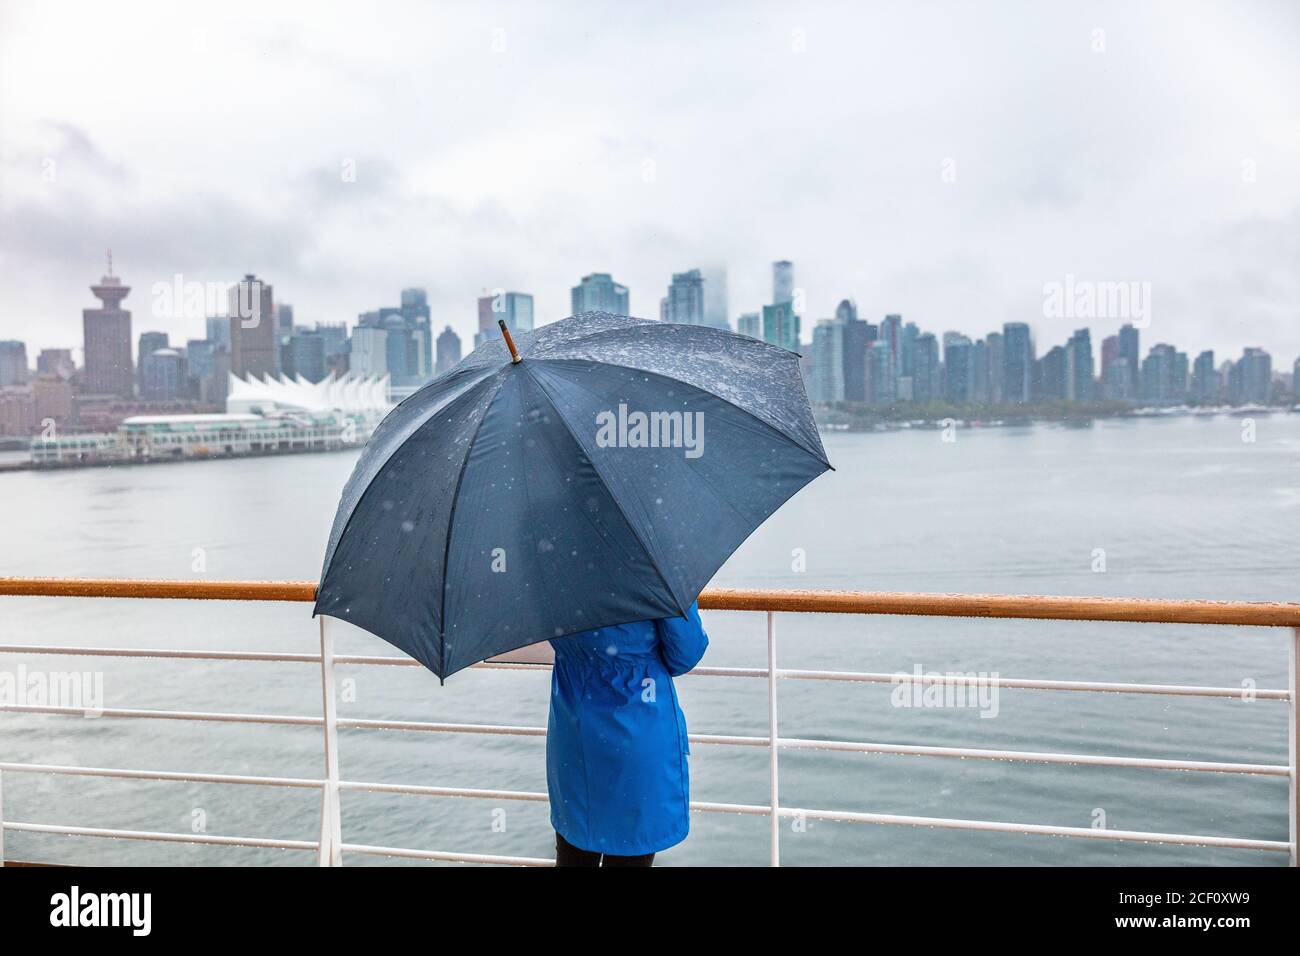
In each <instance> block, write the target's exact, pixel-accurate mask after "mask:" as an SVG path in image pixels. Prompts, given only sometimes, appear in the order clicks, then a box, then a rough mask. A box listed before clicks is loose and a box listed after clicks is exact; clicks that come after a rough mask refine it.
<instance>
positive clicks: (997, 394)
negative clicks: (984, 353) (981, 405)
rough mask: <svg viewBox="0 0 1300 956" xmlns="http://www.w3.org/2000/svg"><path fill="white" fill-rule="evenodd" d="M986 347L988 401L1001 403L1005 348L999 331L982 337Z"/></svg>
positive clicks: (1003, 384)
mask: <svg viewBox="0 0 1300 956" xmlns="http://www.w3.org/2000/svg"><path fill="white" fill-rule="evenodd" d="M984 342H985V345H986V347H987V349H988V366H989V401H990V402H992V403H993V404H994V405H1000V404H1002V401H1003V397H1002V390H1003V389H1004V388H1005V387H1006V381H1005V379H1004V377H1003V373H1002V368H1003V361H1004V360H1003V356H1004V354H1005V349H1004V348H1003V344H1002V333H1001V332H990V333H989V334H988V335H987V336H985V339H984Z"/></svg>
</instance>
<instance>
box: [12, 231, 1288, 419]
mask: <svg viewBox="0 0 1300 956" xmlns="http://www.w3.org/2000/svg"><path fill="white" fill-rule="evenodd" d="M107 259H108V264H107V272H106V273H105V275H104V276H103V277H102V278H101V279H100V280H99V281H98V282H95V283H91V292H92V294H93V295H94V296H95V297H97V298H99V299H100V303H99V305H98V306H97V307H94V308H89V307H87V308H83V310H82V312H83V323H82V329H81V332H82V335H81V342H82V345H81V346H78V345H75V344H73V345H69V344H68V343H67V342H61V343H57V344H54V345H39V344H34V343H31V342H28V341H27V340H23V339H7V338H5V337H4V336H3V334H2V333H0V341H6V342H16V343H21V344H22V345H23V346H24V347H25V350H26V353H27V361H28V367H29V369H30V368H31V367H32V365H33V363H35V362H36V360H37V358H38V357H39V356H41V355H43V354H46V353H49V354H51V355H53V354H55V353H62V352H70V353H71V354H72V356H73V357H74V359H75V356H77V355H78V353H80V355H81V360H82V361H81V363H79V365H80V367H82V368H84V365H85V349H84V345H85V343H86V342H87V341H88V340H89V339H90V334H89V333H90V332H91V330H92V326H91V325H90V324H89V323H90V317H91V316H95V317H98V316H100V315H105V316H111V317H114V318H116V317H117V316H119V315H120V314H122V313H121V310H120V309H119V310H117V311H114V309H113V308H105V306H106V305H107V306H118V305H120V304H121V303H122V302H123V300H124V299H126V298H127V297H128V296H129V294H130V293H131V292H132V288H131V286H130V285H128V284H125V283H123V282H122V281H121V276H120V275H118V274H117V273H116V272H115V271H114V265H113V252H112V250H111V249H110V250H108V252H107ZM769 268H770V270H771V271H770V273H769V274H770V276H771V280H770V281H771V286H770V292H769V295H770V298H771V300H772V301H770V302H762V303H759V304H757V306H756V308H757V310H758V311H757V312H753V311H746V307H745V306H742V307H740V308H738V309H735V310H732V311H733V312H734V318H733V317H732V314H729V313H728V312H727V311H726V302H727V296H726V294H725V293H724V294H723V295H722V296H721V301H722V302H723V309H724V311H723V312H722V313H721V314H722V317H723V322H722V323H719V324H720V325H725V327H727V328H729V329H731V330H732V331H736V332H740V333H741V334H749V335H752V336H753V337H755V338H763V339H765V340H768V341H771V342H773V343H774V344H781V345H782V346H783V347H788V348H792V349H793V350H795V351H800V352H802V353H803V354H805V355H809V354H810V353H811V350H812V347H813V345H814V343H815V341H816V338H815V334H814V333H815V328H816V326H818V325H820V324H824V323H826V322H828V321H832V320H834V321H842V320H843V319H844V318H845V317H846V311H845V310H849V313H848V314H850V315H851V317H852V318H853V319H854V320H860V321H862V322H864V323H868V324H871V325H873V326H875V327H878V328H879V329H880V330H881V334H882V335H886V334H887V335H889V336H891V337H892V338H891V349H892V351H893V352H894V353H895V354H897V353H898V351H899V346H898V343H897V341H896V339H897V336H898V334H899V329H901V328H902V326H903V323H904V316H903V315H902V314H901V313H899V312H896V311H889V312H883V313H873V312H871V311H869V310H866V309H862V308H860V307H859V305H858V303H857V301H856V299H855V298H854V297H853V296H848V297H846V298H843V299H841V300H840V301H839V303H838V305H836V306H835V308H834V309H833V310H832V314H831V315H830V316H826V317H814V316H810V315H808V314H807V313H806V312H800V311H798V305H799V300H800V298H803V297H806V290H805V289H803V287H802V286H800V285H799V284H798V283H797V279H796V271H795V269H796V264H795V263H793V262H792V261H790V260H784V259H783V260H777V261H774V262H772V263H770V266H769ZM700 273H701V270H700V269H699V268H693V269H689V270H686V271H682V272H674V273H673V274H672V275H671V277H670V281H669V282H668V284H667V285H666V286H665V290H666V296H661V298H660V306H659V309H658V310H657V311H658V314H657V315H652V316H639V317H640V318H648V319H655V318H659V319H661V320H662V319H664V318H665V315H666V313H665V308H666V307H667V304H668V301H669V299H668V297H670V296H673V295H675V294H677V293H676V291H675V290H678V289H679V288H680V287H681V284H682V282H683V281H684V280H686V281H689V282H690V283H691V285H692V288H693V289H694V292H693V295H694V296H695V297H696V298H698V300H699V301H698V303H696V305H695V307H694V312H693V314H681V315H677V316H672V317H669V319H668V320H669V321H684V322H688V323H694V324H711V320H712V318H713V317H711V316H708V315H706V314H705V311H704V308H705V307H704V299H705V296H706V295H707V293H705V292H704V291H703V290H704V289H707V288H708V283H709V281H710V278H709V277H708V276H701V275H700ZM721 275H722V277H723V280H724V281H725V277H726V275H727V272H726V269H725V267H723V268H722V269H721ZM160 285H163V286H167V288H166V290H165V291H166V292H167V297H168V301H175V300H174V298H173V297H172V291H173V290H172V288H171V285H170V283H160ZM218 285H220V283H218ZM593 288H594V289H597V290H598V291H597V292H596V293H595V294H594V297H593V293H592V292H591V289H593ZM219 293H220V294H219V296H218V300H219V302H220V311H219V312H218V313H217V314H215V315H206V316H203V317H202V318H195V317H193V316H189V317H185V318H183V319H180V320H179V322H180V323H184V324H185V327H186V328H187V329H189V330H190V331H192V332H193V334H188V333H187V332H180V333H177V332H176V331H175V330H174V329H173V328H171V327H172V326H175V325H176V324H178V322H177V320H175V319H173V321H170V322H169V321H167V320H165V319H161V318H159V317H158V316H155V315H152V314H150V313H144V314H142V313H141V312H139V311H135V310H133V309H131V308H127V309H126V310H125V312H126V313H127V314H128V315H130V320H129V322H128V327H129V331H128V332H126V333H123V334H126V335H128V336H129V337H130V338H131V340H132V342H133V343H139V347H138V348H132V350H131V355H132V361H133V364H134V365H135V369H134V374H135V376H136V377H137V379H138V377H139V375H140V365H141V363H142V362H143V359H144V357H145V355H146V352H145V350H144V343H145V342H146V341H147V340H149V337H150V336H160V337H161V340H160V342H159V343H158V344H160V345H162V346H163V347H180V345H181V343H182V342H186V341H190V342H201V341H205V342H210V343H211V344H212V345H213V346H220V345H225V346H226V347H227V349H228V351H229V352H230V353H231V356H232V367H231V371H233V372H235V373H236V374H240V373H242V372H243V371H254V372H255V373H264V372H267V371H273V370H274V369H275V368H276V367H277V366H280V367H282V366H281V365H280V363H281V361H282V360H281V358H280V355H279V354H276V355H274V357H262V356H261V353H263V352H267V353H270V352H275V351H277V350H278V349H279V347H280V346H279V345H273V343H274V342H275V341H276V340H275V337H276V336H281V337H284V338H285V339H287V337H289V336H290V335H291V334H295V333H296V334H304V333H305V334H308V335H316V334H328V333H330V332H337V333H339V334H341V335H342V337H343V339H344V340H345V341H350V340H352V339H353V338H354V336H355V333H356V332H357V330H358V329H363V328H364V329H374V330H376V331H375V333H374V334H376V335H379V336H382V337H384V338H392V336H393V335H394V334H395V333H394V332H393V331H391V327H392V326H393V325H394V323H395V322H396V323H397V324H398V325H401V326H402V333H401V334H402V335H404V336H405V337H406V339H404V340H403V341H405V342H406V344H404V345H401V344H399V345H398V347H397V348H396V349H394V347H393V345H394V343H392V342H390V343H388V344H387V345H386V344H385V343H384V340H383V338H380V339H379V340H377V341H378V346H377V347H378V348H379V349H381V350H384V351H385V352H386V353H387V357H386V359H385V360H384V361H381V362H380V363H379V364H378V366H377V367H375V368H369V367H363V368H362V369H361V371H362V373H363V374H383V373H385V372H388V371H392V372H394V373H395V375H394V378H395V382H394V383H395V384H397V385H402V386H406V385H415V384H420V383H422V382H424V381H428V380H429V378H430V377H432V375H433V374H435V369H434V365H435V362H434V351H435V350H434V340H435V338H436V337H437V336H438V335H440V334H445V333H446V331H450V332H452V333H453V334H454V335H455V336H456V338H457V339H459V340H460V342H461V343H462V354H467V353H468V352H470V351H472V350H473V349H474V348H476V347H477V346H478V345H480V344H482V342H483V341H484V330H487V331H489V332H494V331H495V328H496V326H495V318H496V317H497V315H498V313H499V314H500V315H501V316H504V317H505V318H506V320H507V323H508V324H509V326H510V327H511V329H512V330H515V331H527V330H530V329H532V328H534V327H535V326H541V325H545V324H548V323H549V322H550V321H557V320H558V319H559V318H563V317H564V316H557V317H555V318H554V319H545V320H541V321H538V320H537V318H536V313H535V307H534V296H533V295H532V294H531V293H525V292H517V291H509V292H508V291H506V290H503V289H497V290H494V291H493V293H492V294H487V295H479V296H477V297H475V299H474V305H473V307H472V308H471V310H470V311H472V312H473V314H474V315H475V320H474V322H475V324H474V326H472V329H473V331H472V332H471V334H469V335H463V334H462V333H461V332H460V331H459V330H458V329H457V324H458V323H456V322H454V321H453V320H452V318H451V317H448V316H435V315H431V312H430V307H429V305H428V298H427V293H426V290H425V289H423V288H421V287H418V286H404V287H403V288H402V289H401V296H400V298H401V303H402V304H401V305H400V306H397V307H381V308H378V309H371V310H365V309H361V310H358V311H355V312H353V313H351V318H350V319H344V320H342V321H340V322H337V323H336V322H325V321H320V320H317V321H315V322H310V321H309V322H303V323H297V322H296V321H295V316H296V313H295V311H294V306H293V304H292V303H290V302H286V301H282V299H281V297H279V296H276V295H275V293H274V283H273V282H272V281H267V282H263V280H261V279H259V278H258V276H257V275H256V274H255V273H252V272H248V273H244V275H243V277H242V278H241V279H239V280H236V281H232V282H230V283H228V284H226V285H224V286H223V287H222V288H221V289H220V290H219ZM290 295H293V293H292V292H291V293H290ZM584 297H585V298H584ZM295 298H296V296H295ZM629 298H630V289H629V288H628V287H627V286H624V285H622V284H620V283H617V282H616V281H614V280H613V279H612V278H611V276H610V274H609V273H601V272H596V273H589V274H587V275H585V276H582V278H581V279H580V280H579V281H578V282H577V283H576V284H575V285H574V286H573V287H572V288H571V289H570V299H571V301H570V305H571V307H573V306H574V305H575V304H576V305H577V306H579V307H580V308H579V311H592V310H595V311H608V310H612V309H614V307H615V306H616V305H621V304H623V303H625V302H626V301H628V299H629ZM246 300H247V301H248V302H253V301H254V300H255V305H256V309H258V310H269V312H270V314H272V315H273V316H274V321H273V322H272V323H268V324H266V325H260V326H259V327H255V333H256V334H258V335H259V337H260V339H264V340H265V341H260V340H259V342H258V354H259V358H258V360H257V362H256V365H255V367H252V368H250V369H244V368H243V367H242V366H241V365H240V360H239V359H238V358H237V357H236V356H238V355H239V354H240V352H241V349H240V348H239V346H238V342H237V340H238V339H239V338H240V337H241V332H242V331H243V330H242V329H241V325H242V324H243V323H240V322H239V321H237V319H236V318H235V316H236V315H238V314H239V313H240V312H241V310H242V311H245V312H246V311H247V310H248V305H247V304H245V301H246ZM781 307H786V308H784V309H783V308H781ZM568 314H571V313H565V315H568ZM873 316H874V317H876V318H877V321H876V322H874V323H873V322H872V321H871V320H872V318H873ZM137 317H139V318H138V321H137ZM791 319H792V320H793V326H791V325H790V320H791ZM399 320H400V321H399ZM906 321H907V324H908V325H909V326H916V327H918V328H922V327H921V326H920V323H918V322H916V321H915V320H914V319H912V318H911V317H910V316H909V317H907V319H906ZM1077 321H1078V320H1076V319H1075V318H1069V319H1052V318H1044V319H1042V320H1041V323H1040V322H1034V321H1026V320H1022V319H1017V318H1009V319H1006V320H1004V321H1003V322H1002V323H1000V324H999V325H997V326H995V327H994V328H993V331H994V332H996V331H997V329H998V328H1000V327H1002V326H1006V325H1008V324H1010V325H1024V326H1026V327H1028V329H1029V331H1030V335H1031V338H1032V341H1033V343H1034V345H1035V346H1036V347H1040V348H1042V349H1043V354H1039V355H1037V356H1036V358H1039V359H1041V358H1043V357H1045V354H1046V351H1047V350H1050V349H1052V348H1053V347H1054V346H1053V345H1052V344H1049V342H1048V341H1047V339H1046V337H1043V338H1041V339H1040V333H1041V331H1042V330H1043V329H1045V328H1049V329H1050V328H1055V327H1056V326H1060V327H1061V334H1062V335H1065V334H1066V333H1065V328H1066V327H1067V326H1069V327H1071V328H1070V330H1069V331H1070V336H1073V335H1075V334H1076V333H1077V332H1079V331H1080V330H1082V331H1083V332H1085V333H1091V332H1096V333H1097V334H1096V337H1095V338H1090V337H1089V336H1088V335H1085V336H1084V342H1085V343H1086V344H1087V353H1088V355H1089V357H1090V361H1091V363H1092V367H1093V368H1095V369H1096V370H1099V371H1098V375H1100V370H1103V369H1104V368H1105V367H1106V365H1107V364H1108V362H1107V356H1106V353H1105V347H1106V343H1107V342H1108V341H1109V340H1110V339H1119V338H1120V337H1121V336H1122V335H1123V333H1124V331H1125V330H1128V331H1129V332H1135V331H1140V332H1142V333H1143V334H1144V337H1146V336H1150V334H1151V333H1150V326H1149V325H1148V324H1146V323H1143V322H1141V321H1139V322H1138V323H1136V325H1135V323H1134V321H1133V320H1132V319H1130V318H1126V317H1122V316H1121V317H1119V318H1115V319H1103V320H1101V321H1102V322H1103V323H1104V324H1099V323H1098V321H1097V320H1091V321H1090V322H1089V323H1088V324H1086V325H1084V326H1082V327H1081V328H1080V327H1078V326H1077ZM384 326H388V327H390V330H388V331H385V329H384V328H383V327H384ZM408 326H409V330H408V328H407V327H408ZM924 330H925V331H928V332H930V333H931V334H940V335H942V336H943V339H944V343H945V345H946V341H947V339H948V338H949V337H950V336H954V335H956V336H963V335H964V333H961V332H958V331H957V330H956V329H953V328H951V327H949V326H948V325H946V324H944V323H940V325H938V326H934V327H924ZM985 331H987V330H985ZM1108 333H1109V334H1108ZM245 334H248V333H245ZM983 334H984V333H982V332H977V333H976V334H975V336H971V338H972V340H974V339H980V341H982V338H981V336H982V335H983ZM412 335H415V336H416V339H415V341H407V340H408V339H410V337H411V336H412ZM169 338H170V339H171V341H170V342H169V341H168V339H169ZM1298 338H1300V337H1298ZM1147 341H1150V339H1149V338H1148V339H1147ZM1157 342H1166V343H1168V344H1170V345H1173V346H1175V347H1176V348H1177V347H1180V346H1183V347H1184V348H1185V351H1186V353H1187V354H1188V355H1192V356H1196V355H1199V354H1202V353H1204V352H1207V351H1208V352H1213V353H1215V354H1220V355H1221V356H1223V357H1226V356H1228V355H1230V354H1232V353H1234V352H1236V351H1239V350H1245V349H1251V348H1254V349H1261V348H1262V350H1263V351H1265V352H1268V353H1269V354H1270V355H1272V356H1274V358H1275V361H1276V364H1275V366H1274V369H1275V371H1277V372H1279V373H1280V372H1282V371H1283V370H1284V368H1285V367H1290V365H1291V364H1292V363H1291V361H1290V360H1292V359H1294V361H1295V362H1300V341H1297V342H1295V343H1294V344H1293V346H1292V350H1291V351H1290V352H1288V351H1285V350H1283V351H1282V352H1281V353H1280V354H1279V353H1278V352H1275V351H1273V350H1270V349H1268V348H1266V347H1263V346H1260V345H1259V344H1258V343H1251V342H1237V343H1230V344H1229V346H1228V347H1227V348H1225V349H1216V348H1213V347H1209V346H1205V347H1202V346H1201V345H1200V344H1197V345H1190V346H1184V343H1181V342H1178V341H1177V340H1175V341H1172V342H1171V341H1169V339H1167V338H1166V339H1157ZM232 343H235V344H233V345H232ZM296 344H297V343H294V345H295V346H296ZM1062 344H1063V345H1065V346H1069V345H1070V344H1071V341H1070V338H1069V336H1067V338H1066V340H1065V341H1064V342H1063V343H1062ZM1153 344H1155V343H1153ZM284 345H285V346H286V347H288V346H289V343H288V342H287V341H285V342H284ZM372 347H375V346H373V345H366V346H365V347H364V349H363V351H368V350H369V349H370V348H372ZM149 351H152V349H150V350H149ZM335 351H337V350H335ZM331 354H334V353H333V352H331V350H330V348H329V346H327V345H323V346H322V348H321V350H320V355H321V365H322V369H323V370H324V369H327V368H328V363H327V362H325V361H324V359H327V358H328V357H329V356H330V355H331ZM406 354H409V356H410V358H409V363H410V364H409V367H408V365H407V362H408V359H407V358H406V357H405V355H406ZM1124 354H1125V357H1127V358H1128V359H1129V361H1130V365H1131V366H1133V365H1137V363H1140V361H1141V360H1142V357H1143V356H1141V355H1137V354H1132V355H1130V354H1129V351H1128V348H1127V347H1126V351H1125V353H1124ZM942 355H943V347H942V346H941V348H940V356H941V359H942ZM391 356H399V357H398V358H397V359H395V360H394V359H392V358H391ZM394 361H395V362H396V364H394ZM354 370H355V369H354ZM37 371H39V369H37ZM83 374H86V373H83ZM94 374H95V373H92V374H91V378H92V379H93V378H94ZM322 374H323V372H322ZM1098 380H1099V381H1100V379H1098ZM92 391H94V390H93V389H92ZM105 391H106V392H108V393H116V394H125V393H123V392H122V391H121V389H117V390H116V391H115V390H114V389H112V388H109V389H106V390H105ZM128 392H129V390H128Z"/></svg>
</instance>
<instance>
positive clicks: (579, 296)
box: [569, 272, 628, 315]
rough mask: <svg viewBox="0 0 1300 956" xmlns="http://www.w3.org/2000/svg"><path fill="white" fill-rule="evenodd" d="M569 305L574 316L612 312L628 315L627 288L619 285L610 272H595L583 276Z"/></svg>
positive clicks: (570, 297) (571, 296)
mask: <svg viewBox="0 0 1300 956" xmlns="http://www.w3.org/2000/svg"><path fill="white" fill-rule="evenodd" d="M569 305H570V308H571V309H572V311H573V314H574V315H577V314H578V313H579V312H612V313H613V314H614V315H627V314H628V292H627V286H625V285H619V284H618V283H617V282H615V281H614V280H613V279H612V278H611V277H610V275H609V273H608V272H593V273H592V274H591V275H588V276H583V277H582V279H581V281H579V283H578V284H577V285H575V286H574V287H573V290H572V291H571V292H570V294H569Z"/></svg>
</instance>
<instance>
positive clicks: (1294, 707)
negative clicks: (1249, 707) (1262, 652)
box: [1286, 627, 1300, 866]
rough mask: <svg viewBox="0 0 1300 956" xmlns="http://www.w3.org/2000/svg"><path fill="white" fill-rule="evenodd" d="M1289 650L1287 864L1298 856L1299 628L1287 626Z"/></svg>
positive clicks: (1299, 804) (1299, 791)
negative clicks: (1288, 826)
mask: <svg viewBox="0 0 1300 956" xmlns="http://www.w3.org/2000/svg"><path fill="white" fill-rule="evenodd" d="M1288 643H1289V644H1290V651H1289V653H1288V654H1287V666H1286V676H1287V685H1288V687H1289V689H1290V691H1291V699H1290V700H1289V701H1287V762H1288V763H1289V764H1290V766H1291V786H1290V788H1289V789H1288V790H1287V801H1286V805H1287V815H1288V817H1290V823H1291V826H1290V830H1289V831H1288V833H1289V839H1290V841H1291V854H1290V855H1291V865H1292V866H1296V865H1297V862H1298V859H1297V858H1298V857H1300V843H1297V840H1300V747H1298V746H1297V741H1298V740H1300V699H1297V698H1300V627H1296V628H1292V629H1291V640H1290V641H1289V642H1288Z"/></svg>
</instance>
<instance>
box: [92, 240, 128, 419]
mask: <svg viewBox="0 0 1300 956" xmlns="http://www.w3.org/2000/svg"><path fill="white" fill-rule="evenodd" d="M90 291H91V292H93V293H94V294H95V298H97V299H99V301H100V307H99V308H98V309H82V311H81V325H82V335H83V338H84V346H85V354H86V369H85V375H84V377H83V380H82V391H84V392H88V393H90V394H92V395H118V396H121V397H123V398H130V397H131V396H132V395H133V394H134V393H135V373H134V366H133V364H132V362H131V313H130V312H129V311H127V310H125V309H123V308H122V307H121V306H122V300H123V299H125V298H126V297H127V295H129V294H130V292H131V287H130V286H125V285H122V280H120V279H119V278H118V277H117V276H115V275H113V254H112V253H111V252H110V253H109V255H108V274H107V275H106V276H104V277H103V278H102V279H100V280H99V285H92V286H91V287H90Z"/></svg>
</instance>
